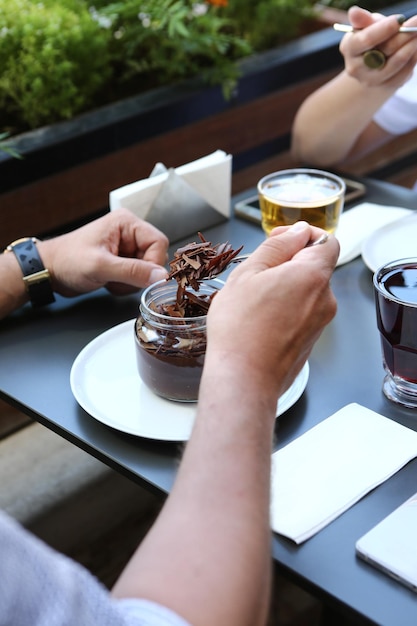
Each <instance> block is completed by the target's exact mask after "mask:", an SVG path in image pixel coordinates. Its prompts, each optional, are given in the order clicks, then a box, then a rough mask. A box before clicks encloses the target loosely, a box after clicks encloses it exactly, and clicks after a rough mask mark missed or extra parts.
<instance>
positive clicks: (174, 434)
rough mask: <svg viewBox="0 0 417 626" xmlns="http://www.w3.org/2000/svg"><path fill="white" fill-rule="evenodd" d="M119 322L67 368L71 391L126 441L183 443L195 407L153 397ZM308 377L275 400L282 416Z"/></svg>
mask: <svg viewBox="0 0 417 626" xmlns="http://www.w3.org/2000/svg"><path fill="white" fill-rule="evenodd" d="M134 323H135V320H130V321H128V322H123V323H122V324H119V325H118V326H115V327H114V328H111V329H110V330H107V331H106V332H104V333H102V334H101V335H99V336H98V337H96V339H93V341H91V342H90V343H89V344H88V345H87V346H86V347H85V348H83V350H81V352H80V353H79V355H78V356H77V358H76V359H75V361H74V363H73V365H72V368H71V376H70V383H71V390H72V393H73V394H74V396H75V399H76V400H77V402H78V404H80V406H81V407H82V408H83V409H84V410H85V411H87V413H89V414H90V415H91V416H92V417H94V418H95V419H97V420H98V421H99V422H102V423H103V424H106V425H107V426H111V427H112V428H115V429H117V430H120V431H122V432H124V433H128V434H130V435H138V436H140V437H146V438H148V439H156V440H160V441H187V440H188V439H189V437H190V434H191V429H192V425H193V422H194V416H195V412H196V404H195V403H194V402H190V403H188V402H173V401H171V400H165V399H164V398H160V397H159V396H157V395H156V394H154V393H153V392H152V391H150V389H148V387H147V386H146V385H145V384H144V383H143V382H142V380H141V378H140V377H139V374H138V371H137V367H136V356H135V345H134V341H133V328H134ZM308 376H309V366H308V363H306V364H305V365H304V367H303V369H302V370H301V372H300V374H299V375H298V376H297V378H296V379H295V381H294V382H293V384H292V385H291V387H290V388H289V389H288V390H287V391H286V392H285V393H284V394H283V395H282V396H281V398H280V400H279V409H278V415H282V413H284V412H285V411H288V409H289V408H290V407H291V406H292V405H293V404H294V403H295V402H296V401H297V400H298V399H299V398H300V396H301V394H302V393H303V391H304V389H305V387H306V385H307V381H308Z"/></svg>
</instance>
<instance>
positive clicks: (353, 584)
mask: <svg viewBox="0 0 417 626" xmlns="http://www.w3.org/2000/svg"><path fill="white" fill-rule="evenodd" d="M365 182H366V185H367V190H368V191H367V195H366V197H365V198H363V199H361V200H360V201H359V202H361V201H363V200H366V201H370V202H376V203H380V204H385V205H397V206H403V207H408V208H413V209H414V208H416V205H417V196H416V195H415V194H414V193H413V192H411V191H410V190H407V189H404V188H400V187H396V186H392V185H389V184H387V183H383V182H379V181H371V180H366V181H365ZM253 192H254V190H253V189H250V190H248V192H247V193H246V194H240V195H239V196H238V197H236V198H234V201H237V200H240V199H242V198H243V197H245V196H247V195H252V194H253ZM204 234H205V236H206V237H207V238H208V239H210V240H211V241H212V242H213V243H218V242H221V241H226V240H228V241H230V242H231V244H232V245H233V246H234V247H238V246H239V245H241V243H244V244H245V248H244V251H245V252H250V251H251V250H253V249H254V248H255V247H256V246H257V245H258V244H259V243H260V242H261V241H262V240H263V238H264V234H263V232H262V230H261V228H260V226H257V225H255V224H251V223H249V222H245V221H243V220H241V219H238V218H232V219H230V220H229V221H227V222H225V223H223V224H220V225H219V226H216V227H214V228H212V229H210V230H208V231H207V232H205V233H204ZM178 245H179V244H175V246H174V248H177V247H178ZM332 287H333V290H334V293H335V295H336V297H337V300H338V312H337V315H336V317H335V319H334V320H333V321H332V322H331V323H330V324H329V326H328V327H327V328H326V329H325V331H324V333H323V335H322V336H321V338H320V339H319V341H318V342H317V344H316V346H315V347H314V350H313V352H312V354H311V356H310V359H309V364H310V376H309V380H308V384H307V388H306V390H305V392H304V394H303V395H302V397H301V398H300V400H299V401H298V402H296V404H295V405H294V406H293V407H292V408H291V409H289V410H288V411H287V412H286V413H285V414H284V415H283V416H281V417H280V418H279V420H277V444H276V448H279V447H282V446H284V445H286V444H287V443H289V442H290V441H291V440H293V439H294V438H296V437H298V436H299V435H301V434H302V433H304V432H305V431H306V430H308V429H310V428H311V427H312V426H314V425H315V424H317V423H318V422H320V421H321V420H323V419H325V418H326V417H328V416H329V415H331V414H332V413H334V412H335V411H337V410H338V409H340V408H341V407H343V406H345V405H346V404H348V403H350V402H358V403H360V404H363V405H364V406H366V407H368V408H370V409H372V410H374V411H377V412H378V413H381V414H382V415H385V416H387V417H389V418H392V419H394V420H396V421H398V422H399V423H401V424H403V425H405V426H408V427H409V428H412V429H413V430H417V411H412V410H407V409H402V408H400V407H398V406H396V405H394V404H392V403H390V402H389V401H388V400H386V399H385V397H384V396H383V394H382V391H381V383H382V377H383V370H382V363H381V351H380V344H379V336H378V331H377V328H376V321H375V311H374V301H373V291H372V274H371V272H370V270H369V269H368V268H367V267H366V266H365V265H364V263H363V261H362V259H361V258H357V259H356V260H354V261H352V262H351V263H348V264H346V265H344V266H341V267H340V268H337V269H336V270H335V272H334V275H333V278H332ZM138 302H139V296H138V295H134V296H128V297H125V298H120V299H117V298H114V297H111V296H110V295H108V294H107V292H106V291H105V290H100V291H97V292H95V293H93V294H89V295H86V296H82V297H79V298H75V299H69V300H67V299H64V298H61V297H58V298H57V302H56V303H55V304H54V305H52V306H51V307H49V308H48V309H45V310H42V311H33V310H32V309H31V308H30V307H29V306H27V307H24V308H23V309H21V310H20V311H18V312H16V313H15V314H13V315H12V316H10V317H9V318H8V319H6V320H3V321H2V322H1V323H0V397H1V398H3V399H4V400H6V401H7V402H9V403H11V404H12V405H14V406H16V407H18V408H19V409H20V410H22V411H23V412H25V413H26V414H28V415H29V416H31V417H33V418H34V419H35V420H37V421H39V422H41V423H42V424H44V425H45V426H47V427H48V428H51V429H52V430H54V431H55V432H57V433H58V434H60V435H62V436H63V437H65V438H66V439H67V440H69V441H71V442H73V443H74V444H75V445H77V446H79V447H80V448H82V449H84V450H86V451H87V452H89V453H90V454H92V455H93V456H95V457H96V458H98V459H100V460H101V461H103V462H104V463H106V464H108V465H109V466H110V467H113V468H114V469H115V470H117V471H119V472H120V473H122V474H124V475H125V476H127V477H129V478H130V479H132V480H135V481H136V482H138V483H141V484H142V485H144V486H146V487H147V488H148V489H150V490H153V491H155V492H159V493H168V492H169V491H170V489H171V487H172V485H173V481H174V479H175V475H176V470H177V466H178V458H179V453H180V451H181V445H182V444H178V443H171V442H159V441H151V440H149V439H143V438H141V437H136V436H132V435H127V434H125V433H123V432H119V431H117V430H113V429H112V428H110V427H108V426H106V425H104V424H102V423H100V422H99V421H97V420H96V419H94V418H92V417H91V416H90V415H88V414H87V413H86V412H85V411H84V410H83V409H81V407H80V406H79V405H78V404H77V402H76V400H75V398H74V396H73V395H72V392H71V388H70V370H71V366H72V364H73V362H74V359H75V358H76V356H77V355H78V353H79V352H80V351H81V350H82V349H83V348H84V346H86V345H87V344H88V343H89V342H90V341H91V340H92V339H94V338H95V337H97V336H98V335H99V334H100V333H102V332H104V331H105V330H107V329H109V328H111V327H113V326H115V325H117V324H119V323H121V322H124V321H126V320H129V319H133V318H134V317H136V314H137V310H138ZM329 469H330V470H331V468H329ZM416 491H417V460H415V461H412V462H410V463H409V464H408V465H407V466H406V467H404V468H403V469H402V470H400V471H399V472H398V473H397V474H395V475H394V476H393V477H392V478H390V479H389V480H387V481H386V482H385V483H383V484H382V485H381V486H379V487H378V488H376V489H375V490H374V491H372V492H371V493H369V494H368V495H367V496H365V497H364V498H363V499H362V500H361V501H360V502H358V503H357V504H355V505H354V506H353V507H351V508H350V509H349V510H348V511H346V512H345V513H344V514H343V515H341V516H340V517H339V518H337V519H336V520H335V521H333V522H332V523H331V524H329V525H328V526H327V527H326V528H324V529H323V530H322V531H320V532H319V533H317V534H316V535H315V536H314V537H312V538H311V539H309V540H308V541H306V542H305V543H304V544H302V545H300V546H297V545H295V544H294V543H293V542H292V541H290V540H287V539H285V538H283V537H280V536H278V535H276V534H274V536H273V542H272V552H273V557H274V559H275V561H276V563H277V565H278V567H279V568H281V569H282V571H283V572H284V573H285V574H286V575H288V576H289V577H290V578H292V579H293V580H294V581H295V582H297V583H298V584H300V585H301V586H304V587H305V588H306V589H307V590H309V591H310V592H313V593H314V594H316V595H317V596H318V597H320V598H321V599H322V600H324V601H326V602H327V603H329V605H333V606H334V607H337V609H338V610H341V611H342V612H345V613H346V614H348V615H350V616H351V617H352V616H354V617H356V618H358V619H359V620H360V621H361V622H362V621H363V622H364V623H368V620H369V622H371V623H376V624H381V625H386V626H408V625H410V626H411V625H413V626H415V624H416V623H417V594H415V593H413V592H412V591H409V590H408V589H406V588H405V587H403V586H402V585H401V584H399V583H397V582H396V581H394V580H391V579H390V578H389V577H387V576H385V575H384V574H382V573H379V572H378V571H377V570H375V569H374V568H372V567H371V566H369V565H367V564H366V563H363V562H361V561H359V560H358V559H357V557H356V556H355V542H356V540H357V539H358V538H359V537H360V536H361V535H363V534H364V533H365V532H366V531H367V530H369V529H370V528H371V527H372V526H374V525H375V524H376V523H377V522H379V521H380V520H381V519H382V518H383V517H385V516H386V515H387V514H388V513H390V512H391V511H392V510H393V509H394V508H396V507H397V506H398V505H399V504H400V503H402V502H403V501H404V500H406V499H407V498H408V497H409V496H411V495H412V494H413V493H415V492H416ZM412 548H413V547H412ZM412 548H411V549H412ZM414 549H416V550H417V540H416V546H415V547H414Z"/></svg>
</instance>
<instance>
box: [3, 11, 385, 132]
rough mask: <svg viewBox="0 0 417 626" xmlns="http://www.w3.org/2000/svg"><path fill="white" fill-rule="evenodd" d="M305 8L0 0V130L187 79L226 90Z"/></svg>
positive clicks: (298, 27) (298, 21) (293, 33)
mask: <svg viewBox="0 0 417 626" xmlns="http://www.w3.org/2000/svg"><path fill="white" fill-rule="evenodd" d="M381 1H382V0H381ZM320 4H323V5H332V6H341V5H344V4H352V3H346V2H343V0H340V1H339V2H338V1H337V0H332V1H330V0H323V2H321V3H320ZM366 4H367V6H369V5H370V4H372V5H374V4H376V2H375V3H370V2H368V3H365V2H363V3H361V5H362V6H365V5H366ZM379 6H381V2H379ZM342 8H344V7H342ZM370 8H372V9H373V7H370ZM315 14H316V7H315V2H314V1H313V0H258V1H254V0H201V1H195V0H194V1H192V0H113V1H111V0H0V67H1V68H2V69H1V73H0V132H1V133H9V134H10V135H13V134H16V133H18V132H22V131H24V130H29V129H33V128H36V127H39V126H42V125H46V124H51V123H54V122H56V121H60V120H64V119H69V118H71V117H74V116H75V115H77V114H78V113H80V112H83V111H87V110H90V109H93V108H95V107H97V106H101V105H104V104H107V103H109V102H113V101H115V100H119V99H121V98H123V97H126V96H129V95H135V94H137V93H140V92H143V91H145V90H147V89H150V88H153V87H157V86H161V85H167V84H172V83H174V82H177V81H179V80H182V79H186V78H190V77H196V76H197V77H199V78H200V79H201V80H202V81H203V82H204V83H206V84H219V85H221V86H222V88H223V91H224V93H225V96H226V97H227V96H228V95H229V94H230V93H231V91H232V89H233V87H234V85H235V84H236V80H237V78H238V65H237V64H236V60H238V59H241V58H243V57H245V56H247V55H250V54H253V53H254V52H262V51H264V50H266V49H269V48H271V47H274V46H277V45H280V44H282V43H285V42H286V41H288V40H290V39H293V38H294V37H297V36H298V35H299V34H301V33H302V27H303V24H305V22H306V21H308V20H309V19H311V18H313V17H314V15H315ZM3 137H4V135H3Z"/></svg>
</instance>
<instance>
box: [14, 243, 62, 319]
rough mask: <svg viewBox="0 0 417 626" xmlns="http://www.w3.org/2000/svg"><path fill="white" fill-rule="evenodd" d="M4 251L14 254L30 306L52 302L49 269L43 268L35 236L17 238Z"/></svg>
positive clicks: (52, 295) (53, 299)
mask: <svg viewBox="0 0 417 626" xmlns="http://www.w3.org/2000/svg"><path fill="white" fill-rule="evenodd" d="M6 251H7V252H13V253H14V254H15V256H16V259H17V261H18V263H19V265H20V268H21V270H22V274H23V280H24V282H25V285H26V289H27V291H28V294H29V298H30V301H31V303H32V306H33V307H40V306H44V305H45V304H51V303H52V302H54V301H55V297H54V293H53V291H52V285H51V277H50V274H49V270H47V269H45V267H44V265H43V263H42V259H41V257H40V256H39V252H38V249H37V247H36V239H35V237H23V238H22V239H17V240H16V241H13V243H11V244H10V245H8V246H7V248H6V250H5V252H6Z"/></svg>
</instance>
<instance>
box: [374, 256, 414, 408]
mask: <svg viewBox="0 0 417 626" xmlns="http://www.w3.org/2000/svg"><path fill="white" fill-rule="evenodd" d="M373 281H374V290H375V302H376V315H377V324H378V330H379V333H380V337H381V347H382V359H383V365H384V370H385V378H384V381H383V386H382V389H383V392H384V394H385V395H386V397H387V398H389V399H390V400H392V401H393V402H397V403H398V404H401V405H403V406H406V407H409V408H417V257H412V258H407V259H399V260H396V261H392V262H390V263H387V264H385V265H383V266H382V267H380V268H379V269H378V270H377V271H376V272H375V274H374V279H373Z"/></svg>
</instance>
